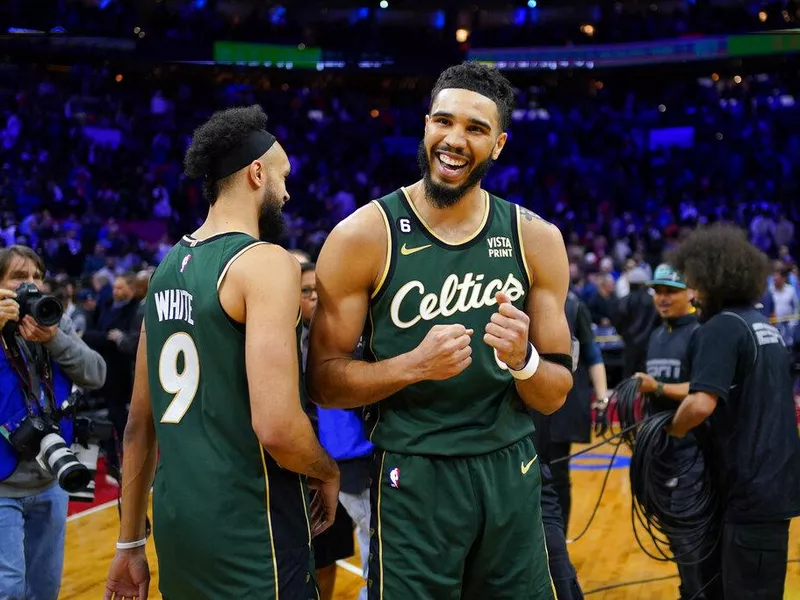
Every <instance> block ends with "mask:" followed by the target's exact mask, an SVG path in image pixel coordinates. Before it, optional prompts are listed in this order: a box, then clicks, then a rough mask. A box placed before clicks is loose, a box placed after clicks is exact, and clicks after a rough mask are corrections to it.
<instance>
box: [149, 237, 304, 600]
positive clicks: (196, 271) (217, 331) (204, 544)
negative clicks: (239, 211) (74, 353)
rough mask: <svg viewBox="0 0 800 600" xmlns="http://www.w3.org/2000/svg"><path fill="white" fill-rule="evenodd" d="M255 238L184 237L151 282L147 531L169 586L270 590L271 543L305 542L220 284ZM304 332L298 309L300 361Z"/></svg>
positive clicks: (229, 593)
mask: <svg viewBox="0 0 800 600" xmlns="http://www.w3.org/2000/svg"><path fill="white" fill-rule="evenodd" d="M258 243H260V242H258V240H256V239H254V238H252V237H251V236H249V235H247V234H243V233H238V232H231V233H224V234H219V235H215V236H212V237H210V238H208V239H206V240H202V241H198V240H196V239H194V238H191V237H188V236H186V237H184V238H183V239H182V240H181V241H180V242H179V243H178V244H176V245H175V246H174V247H173V248H172V249H171V250H170V251H169V253H168V254H167V255H166V257H165V258H164V260H163V261H162V263H161V264H160V265H159V267H158V269H157V270H156V272H155V273H154V275H153V277H152V280H151V282H150V286H149V290H148V296H147V304H146V313H145V324H146V329H147V367H148V374H149V383H150V396H151V404H152V411H153V419H154V421H155V427H156V435H157V438H158V444H159V450H160V458H159V464H158V470H157V475H156V480H155V486H154V532H155V539H156V546H157V549H158V554H159V571H160V576H161V590H162V593H164V594H165V595H166V594H170V595H172V596H174V597H191V596H192V595H193V594H195V595H196V594H200V593H201V594H203V595H205V594H209V597H214V596H216V597H230V598H233V597H237V598H238V597H242V598H244V597H248V598H249V597H275V596H274V591H273V590H274V589H276V588H277V581H278V568H277V563H276V559H275V555H276V552H277V553H278V554H280V551H281V550H282V549H289V550H292V551H296V549H297V548H298V547H303V546H310V543H311V535H310V528H309V523H308V504H307V503H308V493H307V489H306V485H305V481H304V478H303V477H301V476H299V475H297V474H295V473H290V472H288V471H285V470H283V469H281V468H280V467H279V466H278V465H277V463H275V461H274V460H273V459H272V458H271V457H270V455H269V454H268V453H267V452H265V451H264V450H263V448H262V446H261V444H260V442H259V440H258V438H257V437H256V434H255V432H254V431H253V428H252V421H251V411H250V400H249V390H248V383H247V374H246V364H245V336H244V326H243V325H242V324H239V323H237V322H235V321H233V320H232V319H231V318H230V317H228V315H227V314H226V313H225V311H224V310H223V308H222V305H221V304H220V301H219V296H218V293H217V290H218V288H219V286H220V285H221V283H222V281H223V280H224V277H225V274H226V273H227V270H228V268H229V267H230V265H231V264H232V263H233V261H234V260H235V259H236V258H238V257H239V256H240V255H241V254H242V253H243V252H245V251H246V250H247V249H249V248H251V247H252V246H253V245H254V244H258ZM265 276H266V273H265ZM298 310H299V307H298ZM300 332H301V325H300V320H299V313H298V322H297V334H298V344H297V351H298V360H299V352H300V344H299V336H300ZM301 390H302V388H301ZM165 563H166V564H165ZM187 582H195V583H187ZM203 586H206V587H205V589H203ZM209 586H210V588H211V589H212V590H215V593H212V591H211V590H209V589H208V587H209Z"/></svg>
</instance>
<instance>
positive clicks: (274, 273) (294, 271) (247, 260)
mask: <svg viewBox="0 0 800 600" xmlns="http://www.w3.org/2000/svg"><path fill="white" fill-rule="evenodd" d="M243 250H244V251H243V252H241V253H240V254H239V255H238V256H237V257H236V260H234V261H233V262H232V263H231V265H230V270H229V273H228V277H229V278H232V279H234V280H236V281H238V282H240V283H242V284H244V285H247V286H251V285H252V284H254V283H258V282H268V281H275V280H276V279H278V278H289V279H297V280H298V281H299V280H300V261H299V260H297V258H295V257H294V256H292V255H291V254H289V252H288V251H287V250H285V249H284V248H282V247H281V246H278V245H277V244H270V243H268V242H255V243H253V244H252V245H250V246H247V247H246V248H244V249H243Z"/></svg>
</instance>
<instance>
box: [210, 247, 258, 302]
mask: <svg viewBox="0 0 800 600" xmlns="http://www.w3.org/2000/svg"><path fill="white" fill-rule="evenodd" d="M265 244H269V242H252V243H250V244H247V245H246V246H245V247H244V248H242V249H241V250H239V251H238V252H237V253H236V254H234V255H233V256H232V257H231V258H230V259H229V260H228V262H226V263H225V266H224V267H222V271H220V274H219V277H218V278H217V293H219V288H220V287H221V286H222V283H223V281H225V276H226V275H227V274H228V269H230V268H231V266H232V265H233V263H234V262H236V259H238V258H239V257H240V256H241V255H242V254H244V253H245V252H247V251H248V250H250V248H255V247H256V246H262V245H265Z"/></svg>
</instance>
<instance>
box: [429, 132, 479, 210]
mask: <svg viewBox="0 0 800 600" xmlns="http://www.w3.org/2000/svg"><path fill="white" fill-rule="evenodd" d="M493 164H494V160H493V159H492V157H491V156H489V158H487V159H486V160H485V161H483V162H482V163H478V164H477V165H475V167H474V168H473V169H472V172H471V173H470V174H469V177H467V179H466V181H464V183H462V184H461V185H459V186H457V187H451V186H449V185H444V184H441V183H436V182H435V181H434V180H433V176H432V175H431V171H432V166H431V159H430V157H429V156H428V153H427V151H426V150H425V142H424V141H422V142H420V143H419V148H418V149H417V165H418V166H419V169H420V171H421V172H422V183H423V185H424V186H425V197H426V198H427V199H428V200H429V201H430V203H431V204H433V206H435V207H436V208H449V207H450V206H454V205H455V204H457V203H458V201H459V200H461V199H462V198H463V197H464V196H465V195H466V194H467V192H468V191H469V190H470V189H471V188H472V187H473V186H475V185H477V184H478V183H479V182H480V181H481V179H483V178H484V177H485V176H486V173H487V172H488V171H489V169H490V168H491V167H492V165H493Z"/></svg>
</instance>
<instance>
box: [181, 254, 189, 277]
mask: <svg viewBox="0 0 800 600" xmlns="http://www.w3.org/2000/svg"><path fill="white" fill-rule="evenodd" d="M190 260H192V255H191V254H187V255H186V256H184V257H183V262H182V263H181V273H183V270H184V269H185V268H186V265H188V264H189V261H190Z"/></svg>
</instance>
